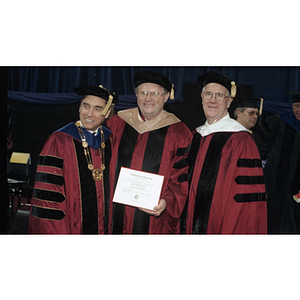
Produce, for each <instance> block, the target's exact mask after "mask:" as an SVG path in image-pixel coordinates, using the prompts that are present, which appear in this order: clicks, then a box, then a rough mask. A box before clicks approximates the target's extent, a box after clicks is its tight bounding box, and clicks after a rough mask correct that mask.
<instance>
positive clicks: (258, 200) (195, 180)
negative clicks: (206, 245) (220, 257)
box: [181, 72, 267, 234]
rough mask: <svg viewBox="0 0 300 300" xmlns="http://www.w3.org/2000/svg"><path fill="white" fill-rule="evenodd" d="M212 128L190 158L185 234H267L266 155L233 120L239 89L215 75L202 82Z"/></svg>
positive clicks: (202, 132) (199, 137)
mask: <svg viewBox="0 0 300 300" xmlns="http://www.w3.org/2000/svg"><path fill="white" fill-rule="evenodd" d="M197 82H198V84H199V85H200V86H201V87H203V89H202V93H201V98H202V105H203V109H204V113H205V116H206V123H205V124H204V125H202V126H200V127H198V128H197V129H196V133H195V135H194V138H193V142H192V145H191V149H190V153H189V157H188V160H189V163H190V169H189V196H188V200H187V204H186V207H185V211H184V213H183V216H182V219H181V233H187V234H257V233H267V203H266V199H265V184H264V176H263V169H262V165H261V160H260V155H259V152H258V149H257V147H256V144H255V142H254V140H253V139H252V137H251V135H250V133H249V132H248V131H247V130H246V129H245V127H244V126H242V125H241V124H239V123H238V122H237V121H236V120H233V119H231V118H230V117H229V114H228V108H229V106H230V104H231V102H232V100H233V97H234V96H235V92H236V86H235V83H234V82H231V81H230V79H229V78H227V77H226V76H224V75H221V74H217V73H214V72H207V73H205V74H203V75H202V76H199V77H198V80H197Z"/></svg>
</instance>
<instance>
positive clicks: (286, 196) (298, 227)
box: [265, 114, 300, 234]
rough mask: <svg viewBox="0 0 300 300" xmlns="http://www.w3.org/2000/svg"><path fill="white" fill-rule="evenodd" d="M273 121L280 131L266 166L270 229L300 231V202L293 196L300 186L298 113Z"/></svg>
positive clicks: (270, 230) (275, 118) (272, 119)
mask: <svg viewBox="0 0 300 300" xmlns="http://www.w3.org/2000/svg"><path fill="white" fill-rule="evenodd" d="M269 122H270V123H272V124H275V125H274V126H273V129H274V132H276V137H275V138H274V142H273V144H272V146H271V151H270V153H269V156H268V160H267V164H266V167H265V174H266V189H267V194H268V214H269V217H268V218H269V226H268V227H269V233H281V234H283V233H287V234H289V233H300V204H299V203H297V202H296V201H295V200H294V199H293V195H295V194H297V193H298V191H299V190H300V132H299V130H300V128H299V127H297V126H296V125H298V126H299V124H300V122H299V121H297V120H296V118H295V116H294V114H293V115H291V114H281V115H280V117H278V116H276V115H275V116H273V117H271V118H270V120H269ZM297 122H298V124H297ZM297 128H299V129H298V130H297Z"/></svg>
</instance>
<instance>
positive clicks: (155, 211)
mask: <svg viewBox="0 0 300 300" xmlns="http://www.w3.org/2000/svg"><path fill="white" fill-rule="evenodd" d="M166 206H167V203H166V200H165V199H160V201H159V203H158V205H156V206H154V207H153V210H151V209H146V208H141V207H140V208H139V209H140V210H141V211H143V212H145V213H147V214H149V215H152V216H154V217H159V216H160V215H161V213H162V212H163V211H164V210H165V209H166Z"/></svg>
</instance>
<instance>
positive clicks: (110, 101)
mask: <svg viewBox="0 0 300 300" xmlns="http://www.w3.org/2000/svg"><path fill="white" fill-rule="evenodd" d="M113 99H114V97H113V96H112V95H109V96H108V101H107V104H106V106H105V107H104V109H103V111H102V116H105V115H106V114H107V112H108V110H109V109H110V106H111V103H112V101H113Z"/></svg>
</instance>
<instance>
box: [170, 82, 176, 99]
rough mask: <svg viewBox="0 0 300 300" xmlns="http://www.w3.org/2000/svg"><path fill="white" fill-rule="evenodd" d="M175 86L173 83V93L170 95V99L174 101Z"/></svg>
mask: <svg viewBox="0 0 300 300" xmlns="http://www.w3.org/2000/svg"><path fill="white" fill-rule="evenodd" d="M174 94H175V92H174V84H173V83H172V87H171V93H170V99H171V100H173V99H174Z"/></svg>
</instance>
